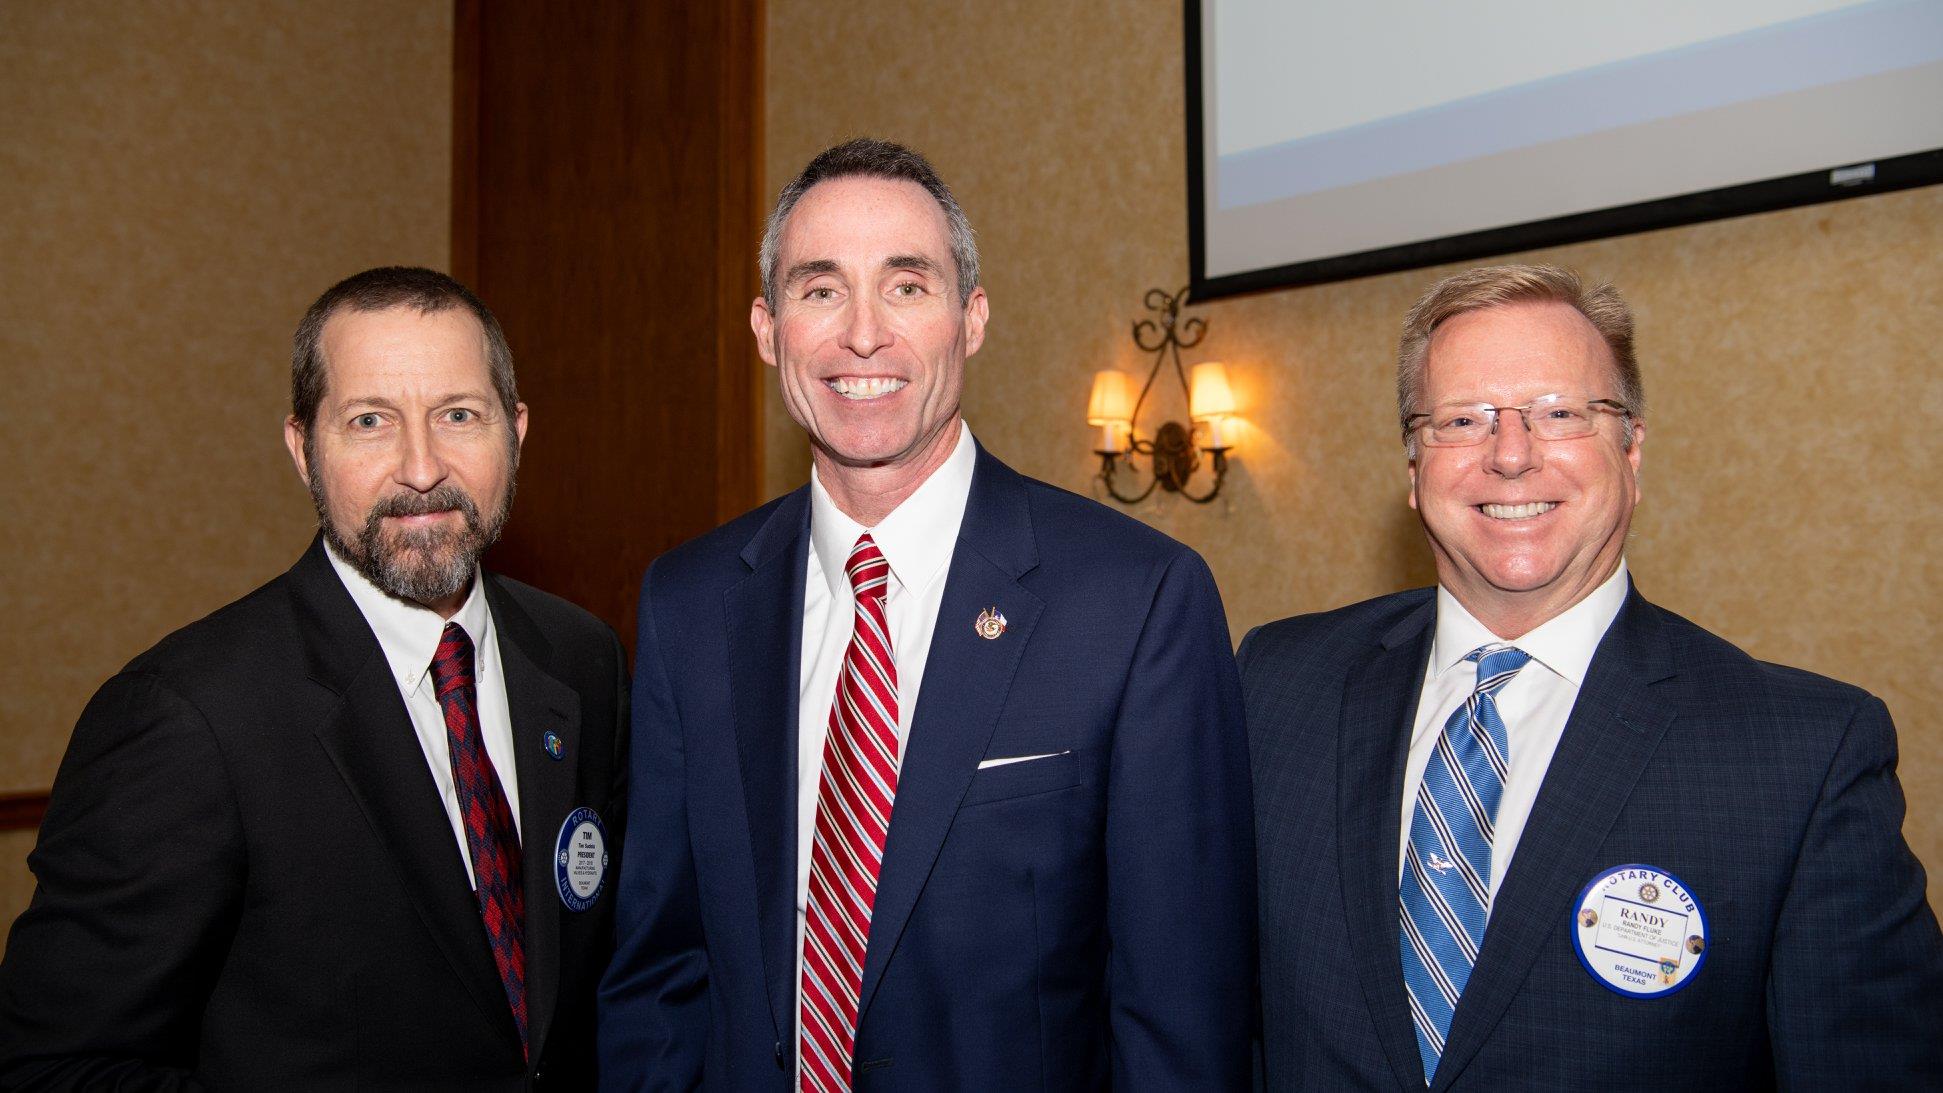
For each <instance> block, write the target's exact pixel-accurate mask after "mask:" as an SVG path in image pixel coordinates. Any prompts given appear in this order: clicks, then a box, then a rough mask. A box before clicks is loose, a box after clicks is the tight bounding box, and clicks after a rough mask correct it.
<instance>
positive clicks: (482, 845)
mask: <svg viewBox="0 0 1943 1093" xmlns="http://www.w3.org/2000/svg"><path fill="white" fill-rule="evenodd" d="M432 686H433V688H434V689H435V690H437V692H438V696H439V706H440V708H441V709H443V710H444V711H445V737H446V743H447V744H448V745H449V746H450V747H451V752H452V788H453V789H454V790H455V791H456V792H457V794H458V797H459V818H460V819H461V820H463V821H464V823H465V831H466V849H467V850H468V851H469V852H470V855H471V858H472V876H473V879H474V895H476V896H477V897H478V899H479V917H480V919H481V920H483V921H484V922H485V924H486V938H487V940H488V941H490V942H491V943H492V958H493V964H494V965H495V966H497V967H498V968H499V981H500V983H501V984H503V985H504V986H505V988H506V1001H507V1003H508V1004H509V1005H511V1006H512V1007H513V1023H514V1024H516V1025H518V1026H519V1042H520V1050H521V1051H525V1050H526V945H525V941H524V935H525V926H526V896H525V890H524V889H523V888H522V886H521V885H522V881H521V869H520V856H519V832H518V831H516V830H515V829H514V828H513V809H512V806H510V805H508V804H507V802H506V791H505V790H504V789H502V788H500V784H499V775H498V774H497V773H496V772H494V770H493V765H492V759H491V758H490V757H488V756H487V755H486V743H485V741H484V740H483V739H482V738H481V737H480V735H479V698H478V692H477V689H476V688H475V687H474V686H473V682H472V639H471V638H469V637H467V636H466V632H465V630H464V629H462V628H461V627H460V626H459V624H458V623H456V622H448V623H446V624H445V634H444V635H443V636H442V637H441V638H440V639H439V651H438V652H437V653H435V654H434V655H433V656H432Z"/></svg>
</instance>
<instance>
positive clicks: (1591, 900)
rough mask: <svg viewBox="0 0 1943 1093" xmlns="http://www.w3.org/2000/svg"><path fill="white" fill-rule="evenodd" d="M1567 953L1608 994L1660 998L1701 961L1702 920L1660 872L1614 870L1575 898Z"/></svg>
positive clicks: (1696, 906)
mask: <svg viewBox="0 0 1943 1093" xmlns="http://www.w3.org/2000/svg"><path fill="white" fill-rule="evenodd" d="M1572 946H1573V948H1574V949H1576V950H1578V954H1579V963H1581V964H1584V965H1585V970H1586V971H1588V972H1591V973H1592V978H1594V979H1597V980H1598V981H1599V982H1600V983H1602V984H1604V985H1605V987H1606V989H1607V990H1610V991H1613V992H1614V993H1616V994H1623V995H1626V996H1627V997H1629V998H1659V997H1661V996H1662V995H1668V994H1672V993H1673V992H1674V991H1677V990H1679V989H1680V988H1682V987H1684V986H1686V985H1687V984H1688V983H1689V982H1691V981H1692V980H1693V977H1694V975H1695V974H1697V973H1698V972H1699V971H1700V965H1702V964H1704V963H1706V962H1707V915H1706V912H1704V911H1702V910H1701V909H1700V901H1699V900H1697V899H1695V898H1694V896H1693V893H1692V892H1690V891H1688V890H1687V886H1686V885H1685V884H1683V883H1682V882H1681V881H1680V878H1678V877H1676V876H1674V875H1673V874H1671V873H1669V872H1667V871H1666V870H1664V869H1655V868H1654V867H1652V866H1650V865H1621V866H1616V867H1614V868H1612V869H1608V870H1606V871H1605V872H1603V873H1600V874H1599V875H1598V876H1596V877H1594V878H1592V883H1591V884H1588V885H1586V886H1585V891H1583V892H1580V893H1579V902H1578V906H1577V909H1576V910H1575V911H1573V913H1572Z"/></svg>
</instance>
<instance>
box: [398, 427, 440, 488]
mask: <svg viewBox="0 0 1943 1093" xmlns="http://www.w3.org/2000/svg"><path fill="white" fill-rule="evenodd" d="M399 443H400V450H399V452H398V468H397V470H396V471H395V472H394V474H393V477H395V478H396V479H397V480H398V484H399V485H401V486H409V487H411V488H412V489H414V490H417V491H418V492H419V493H428V492H430V491H431V490H433V489H434V488H436V487H437V486H438V484H439V483H441V482H443V481H445V476H446V473H447V468H446V463H445V455H444V453H443V452H442V451H441V450H440V448H439V442H438V439H437V438H436V437H435V436H433V434H432V427H431V426H430V425H429V424H427V423H425V422H422V421H421V422H416V423H413V424H408V425H406V426H405V428H404V429H402V430H400V441H399Z"/></svg>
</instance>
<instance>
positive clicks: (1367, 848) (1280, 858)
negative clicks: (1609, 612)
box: [1240, 589, 1943, 1091]
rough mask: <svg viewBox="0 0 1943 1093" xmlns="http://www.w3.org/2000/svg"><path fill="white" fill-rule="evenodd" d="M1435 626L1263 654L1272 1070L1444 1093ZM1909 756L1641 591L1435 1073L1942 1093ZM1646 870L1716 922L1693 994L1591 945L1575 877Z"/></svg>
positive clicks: (1342, 616)
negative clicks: (1423, 714)
mask: <svg viewBox="0 0 1943 1093" xmlns="http://www.w3.org/2000/svg"><path fill="white" fill-rule="evenodd" d="M1435 616H1436V601H1435V598H1434V595H1433V593H1432V591H1431V590H1429V589H1419V590H1416V591H1412V592H1404V593H1399V594H1397V595H1394V596H1386V597H1383V598H1381V599H1376V600H1370V601H1368V602H1365V603H1360V604H1356V605H1354V606H1351V607H1345V608H1342V609H1341V610H1337V611H1331V612H1328V613H1325V614H1319V615H1308V616H1303V617H1300V618H1293V619H1286V620H1283V621H1281V622H1277V623H1272V624H1270V625H1267V626H1264V627H1261V628H1260V629H1258V630H1256V631H1255V632H1254V633H1252V634H1250V635H1249V637H1248V639H1247V640H1246V641H1244V642H1243V643H1242V648H1241V653H1240V657H1241V664H1242V677H1243V689H1244V693H1245V700H1246V703H1247V709H1248V727H1249V743H1250V748H1251V753H1252V759H1253V764H1254V775H1255V812H1256V828H1257V842H1258V847H1259V855H1260V862H1259V864H1260V877H1261V955H1262V1007H1263V1009H1262V1013H1263V1036H1264V1064H1265V1071H1266V1075H1267V1079H1268V1085H1269V1086H1270V1088H1273V1089H1298V1088H1314V1089H1387V1090H1418V1091H1420V1090H1422V1089H1423V1088H1424V1080H1423V1068H1422V1065H1421V1063H1420V1061H1419V1058H1418V1054H1417V1045H1416V1040H1415V1034H1414V1032H1413V1031H1412V1028H1411V1024H1410V1014H1409V1010H1408V1003H1407V1001H1406V996H1405V992H1404V987H1403V977H1402V972H1401V966H1400V964H1399V959H1400V958H1399V955H1398V904H1397V840H1398V828H1399V823H1400V818H1399V817H1400V810H1401V806H1400V801H1401V794H1402V785H1403V768H1404V759H1405V754H1406V752H1407V750H1408V746H1409V734H1410V727H1411V725H1412V723H1413V719H1414V715H1415V712H1416V703H1417V692H1418V689H1419V687H1420V685H1421V683H1422V680H1423V672H1424V664H1425V662H1426V659H1427V658H1428V656H1429V652H1430V644H1431V638H1432V636H1433V634H1434V632H1435V629H1436V627H1435ZM1895 767H1896V739H1895V729H1894V727H1893V726H1892V725H1891V724H1890V721H1889V714H1888V711H1887V710H1886V709H1885V708H1884V707H1883V705H1882V703H1881V702H1880V701H1878V700H1877V699H1875V698H1874V697H1872V696H1870V695H1868V694H1866V693H1864V692H1862V691H1860V690H1857V689H1856V688H1854V687H1850V686H1846V685H1844V684H1841V683H1836V682H1834V681H1832V680H1828V679H1824V678H1822V677H1820V676H1815V675H1810V674H1809V673H1807V672H1801V671H1796V670H1794V669H1790V668H1781V667H1776V666H1774V665H1771V664H1763V663H1761V662H1759V661H1756V660H1754V659H1752V658H1750V657H1748V656H1747V655H1746V654H1745V653H1743V652H1741V651H1740V650H1739V649H1736V648H1734V647H1733V646H1731V645H1729V644H1727V643H1726V642H1724V641H1722V640H1721V639H1719V638H1717V637H1715V636H1713V635H1712V634H1709V633H1707V632H1706V631H1704V630H1702V629H1700V628H1699V627H1697V626H1694V625H1693V624H1692V623H1690V622H1687V621H1686V620H1685V619H1682V618H1680V617H1678V616H1676V615H1673V614H1670V613H1668V612H1666V611H1662V610H1661V609H1659V608H1657V607H1654V606H1653V605H1652V604H1650V603H1647V602H1646V601H1645V600H1644V599H1642V598H1641V597H1640V596H1639V594H1638V592H1636V591H1633V592H1629V594H1628V596H1627V599H1626V603H1625V606H1624V607H1623V608H1622V609H1621V611H1620V613H1619V617H1618V618H1617V619H1616V620H1615V621H1614V623H1613V625H1612V628H1611V629H1610V630H1609V631H1607V633H1606V636H1605V638H1604V640H1603V641H1602V642H1601V643H1600V645H1599V649H1598V652H1597V654H1596V655H1595V656H1594V657H1593V660H1592V665H1591V667H1590V669H1589V671H1588V673H1587V676H1586V681H1585V685H1584V687H1583V688H1582V689H1581V690H1580V692H1579V698H1578V702H1577V704H1576V705H1575V706H1574V707H1573V710H1572V715H1571V718H1570V720H1569V721H1568V723H1567V725H1566V728H1565V734H1564V737H1563V738H1562V739H1561V740H1560V742H1559V745H1558V751H1557V753H1556V754H1555V756H1554V757H1553V759H1552V763H1551V768H1550V770H1549V771H1548V773H1547V774H1546V776H1545V781H1544V783H1543V786H1542V788H1541V789H1540V791H1539V795H1538V799H1537V801H1536V802H1535V804H1534V806H1533V809H1532V814H1531V818H1530V820H1529V822H1528V824H1527V826H1526V828H1525V831H1524V835H1523V837H1522V838H1521V840H1520V841H1519V844H1518V850H1517V854H1516V856H1515V857H1514V858H1513V859H1512V862H1511V866H1510V870H1509V872H1508V873H1507V874H1506V876H1505V879H1504V882H1503V884H1502V886H1501V887H1500V890H1499V892H1498V895H1497V899H1496V902H1495V904H1494V906H1493V909H1492V912H1491V920H1490V926H1489V928H1488V929H1487V931H1486V933H1485V938H1484V947H1483V950H1482V951H1481V952H1480V954H1479V957H1478V963H1477V966H1476V969H1475V971H1474V972H1473V973H1472V978H1471V980H1470V984H1469V986H1468V988H1467V989H1466V990H1465V992H1464V995H1463V998H1462V1000H1461V1002H1460V1003H1459V1005H1458V1010H1457V1014H1456V1016H1455V1018H1454V1019H1453V1022H1452V1025H1451V1029H1450V1034H1449V1040H1448V1045H1447V1048H1446V1050H1445V1052H1444V1055H1443V1060H1442V1062H1441V1063H1440V1064H1439V1066H1438V1070H1437V1080H1436V1083H1435V1084H1434V1085H1433V1086H1432V1087H1431V1088H1432V1089H1434V1090H1444V1089H1480V1090H1482V1089H1491V1090H1500V1089H1524V1088H1530V1089H1573V1090H1582V1089H1602V1088H1610V1089H1628V1090H1636V1089H1641V1088H1653V1089H1696V1090H1716V1091H1717V1090H1723V1089H1743V1088H1767V1087H1773V1086H1783V1087H1787V1088H1806V1087H1823V1088H1831V1089H1865V1088H1881V1089H1915V1088H1936V1087H1937V1086H1938V1084H1939V1083H1943V939H1939V936H1938V932H1937V924H1936V918H1935V916H1934V915H1933V914H1932V913H1931V911H1930V908H1929V906H1928V904H1927V902H1926V901H1925V898H1924V876H1923V870H1922V867H1921V866H1920V865H1919V864H1918V863H1917V861H1916V859H1915V857H1914V856H1912V855H1911V854H1910V852H1909V848H1908V847H1907V845H1905V844H1904V842H1903V839H1902V835H1901V825H1902V818H1903V797H1902V791H1901V788H1900V787H1899V786H1898V785H1897V782H1896V776H1895ZM1626 863H1644V864H1648V865H1652V866H1655V867H1658V868H1661V869H1665V870H1668V871H1671V872H1672V873H1674V874H1676V875H1677V876H1679V877H1680V878H1681V879H1682V880H1684V881H1685V882H1686V884H1687V886H1688V887H1689V888H1690V889H1691V890H1692V891H1693V893H1694V894H1695V895H1696V896H1697V897H1698V898H1699V900H1700V901H1701V903H1702V905H1703V909H1704V911H1705V913H1706V915H1707V919H1708V923H1709V932H1708V938H1709V950H1708V957H1707V961H1706V963H1705V965H1704V966H1703V967H1702V968H1701V969H1700V970H1699V971H1698V972H1697V973H1696V974H1695V976H1694V978H1693V979H1692V980H1690V981H1689V983H1688V985H1687V986H1686V987H1685V988H1684V989H1682V990H1680V991H1678V992H1677V993H1673V994H1669V995H1666V996H1664V997H1660V998H1653V999H1639V998H1631V997H1624V996H1621V995H1619V994H1616V993H1614V992H1613V991H1611V990H1608V989H1607V988H1606V987H1604V986H1602V985H1601V984H1600V983H1599V982H1597V981H1595V980H1594V979H1593V978H1592V976H1591V975H1590V974H1589V973H1588V972H1587V971H1586V970H1585V969H1584V968H1583V967H1582V966H1581V965H1580V963H1579V961H1578V958H1577V955H1576V953H1575V951H1574V949H1573V945H1572V941H1571V933H1572V931H1571V930H1570V929H1569V924H1570V922H1571V916H1572V911H1573V909H1574V907H1575V906H1576V898H1577V896H1578V893H1579V892H1580V891H1581V889H1583V888H1584V887H1585V885H1586V884H1587V883H1588V882H1589V881H1591V880H1592V879H1593V877H1594V876H1595V875H1597V874H1598V873H1599V872H1600V871H1602V870H1604V869H1606V868H1609V867H1612V866H1617V865H1622V864H1626Z"/></svg>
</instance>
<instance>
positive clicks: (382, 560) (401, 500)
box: [309, 462, 514, 605]
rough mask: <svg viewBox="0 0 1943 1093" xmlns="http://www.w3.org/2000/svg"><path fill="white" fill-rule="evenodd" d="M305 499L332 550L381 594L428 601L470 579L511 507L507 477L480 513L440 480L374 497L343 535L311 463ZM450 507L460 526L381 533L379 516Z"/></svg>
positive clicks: (420, 513)
mask: <svg viewBox="0 0 1943 1093" xmlns="http://www.w3.org/2000/svg"><path fill="white" fill-rule="evenodd" d="M309 480H310V499H311V503H312V504H314V505H315V506H316V507H317V524H318V527H319V528H320V529H321V530H322V531H323V533H324V539H325V540H326V541H327V542H329V543H330V545H331V546H332V547H334V548H336V550H337V552H338V554H340V555H342V556H343V557H344V559H345V560H346V561H348V562H350V563H351V566H352V568H354V569H356V570H357V571H358V572H359V573H362V574H363V575H364V577H365V579H366V580H368V581H370V582H371V583H372V584H374V585H377V586H378V588H380V589H381V590H383V591H384V592H385V593H386V594H387V595H390V596H393V597H396V598H397V599H401V600H405V601H407V602H409V603H415V604H420V605H424V604H431V603H436V602H438V601H440V600H443V599H446V598H447V597H450V596H455V595H457V594H458V593H460V592H461V591H463V590H464V589H465V588H466V586H467V585H469V584H470V583H471V582H472V574H473V572H474V571H475V570H476V569H477V568H478V565H479V556H480V555H482V554H484V553H485V552H486V548H487V547H490V546H492V545H493V544H494V543H496V542H498V541H499V533H500V531H502V530H503V529H504V528H505V526H506V518H507V516H508V515H509V514H510V513H511V512H512V508H513V481H514V479H513V476H512V475H511V474H509V475H508V476H507V479H506V492H505V494H504V496H502V497H501V498H500V499H499V503H498V504H497V505H495V506H494V508H493V511H492V512H491V513H490V514H489V515H488V516H486V517H481V515H480V512H479V506H478V505H477V504H476V503H475V502H474V501H473V499H472V495H471V494H468V493H467V492H466V491H464V490H462V489H460V488H459V487H457V486H455V485H451V484H449V483H448V484H444V485H440V486H437V487H435V488H433V489H432V490H430V491H428V492H426V493H405V494H394V495H392V496H390V497H385V498H382V499H380V500H379V501H378V502H377V503H376V504H374V505H372V506H371V509H370V511H369V512H367V513H365V517H364V526H363V527H362V528H360V529H358V533H357V536H356V538H355V539H353V540H347V539H345V537H344V535H343V534H342V533H341V532H340V531H339V530H338V527H337V522H336V521H334V520H332V519H331V514H330V505H329V501H328V499H327V498H326V497H325V494H324V484H323V480H322V478H321V476H320V475H319V473H318V467H317V464H316V463H315V462H312V463H311V473H310V475H309ZM448 510H450V511H456V512H458V513H459V514H460V516H461V517H463V518H464V522H465V524H464V526H463V527H461V528H451V527H427V528H411V529H399V530H395V531H392V532H390V533H387V532H386V529H385V527H384V520H385V518H386V517H396V516H424V515H427V514H429V513H434V512H445V511H448Z"/></svg>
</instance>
